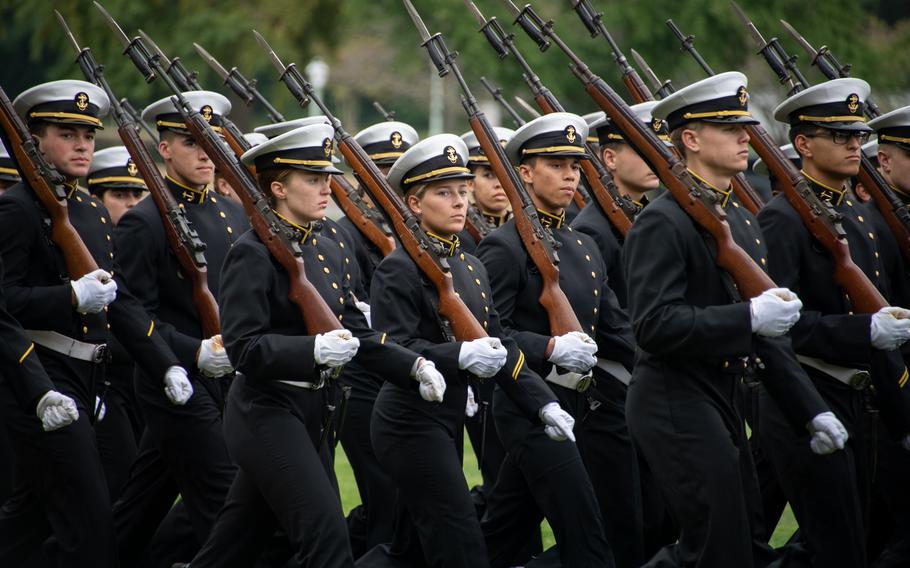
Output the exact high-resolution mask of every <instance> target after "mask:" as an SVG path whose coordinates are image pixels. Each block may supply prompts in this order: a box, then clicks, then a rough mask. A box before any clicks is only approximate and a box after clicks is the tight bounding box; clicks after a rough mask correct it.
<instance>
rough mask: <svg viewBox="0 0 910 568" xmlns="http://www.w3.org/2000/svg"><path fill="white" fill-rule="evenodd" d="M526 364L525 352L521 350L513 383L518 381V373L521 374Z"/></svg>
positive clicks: (513, 371) (513, 372)
mask: <svg viewBox="0 0 910 568" xmlns="http://www.w3.org/2000/svg"><path fill="white" fill-rule="evenodd" d="M524 364H525V354H524V351H520V350H519V351H518V361H517V362H516V363H515V368H514V369H512V380H513V381H517V380H518V373H520V372H521V368H522V367H524Z"/></svg>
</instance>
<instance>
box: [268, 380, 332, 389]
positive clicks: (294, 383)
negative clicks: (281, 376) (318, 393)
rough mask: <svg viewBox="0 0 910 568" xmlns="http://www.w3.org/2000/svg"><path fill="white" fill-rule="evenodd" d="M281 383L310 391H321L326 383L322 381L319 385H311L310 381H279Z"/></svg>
mask: <svg viewBox="0 0 910 568" xmlns="http://www.w3.org/2000/svg"><path fill="white" fill-rule="evenodd" d="M278 382H279V383H284V384H286V385H291V386H292V387H298V388H302V389H310V390H319V389H321V388H322V387H324V386H325V381H320V382H318V383H311V382H310V381H281V380H279V381H278Z"/></svg>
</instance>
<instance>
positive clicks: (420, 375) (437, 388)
mask: <svg viewBox="0 0 910 568" xmlns="http://www.w3.org/2000/svg"><path fill="white" fill-rule="evenodd" d="M414 378H415V379H417V382H419V383H420V398H422V399H424V400H426V401H427V402H434V401H435V402H442V395H444V394H445V392H446V380H445V378H444V377H443V376H442V373H440V372H439V371H437V370H436V364H435V363H433V362H432V361H430V360H429V359H424V361H423V364H421V365H420V366H419V367H418V368H417V372H416V373H414Z"/></svg>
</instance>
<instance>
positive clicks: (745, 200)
mask: <svg viewBox="0 0 910 568" xmlns="http://www.w3.org/2000/svg"><path fill="white" fill-rule="evenodd" d="M571 1H572V3H573V5H574V7H575V12H576V13H577V14H578V17H579V18H581V21H582V23H583V24H584V26H585V27H586V28H587V29H588V31H589V32H590V33H591V37H597V36H598V35H600V36H602V37H603V38H604V39H605V40H606V41H607V43H608V44H609V45H610V50H611V52H612V53H613V60H614V61H615V62H616V64H617V65H618V66H619V70H620V72H621V73H622V82H623V83H624V84H625V86H626V89H628V91H629V93H630V94H631V95H632V99H633V100H634V101H635V102H636V103H643V102H646V101H652V100H654V97H653V96H652V95H651V92H650V91H648V88H647V87H645V84H644V82H643V81H642V80H641V77H640V76H639V75H638V72H636V71H635V68H633V67H632V66H631V65H629V62H628V61H627V60H626V56H625V55H623V53H622V50H621V49H620V48H619V44H618V43H617V42H616V40H615V39H613V36H612V35H610V32H609V31H608V30H607V27H606V26H605V25H604V23H603V14H602V13H598V12H595V11H594V8H593V7H592V6H591V3H590V0H571ZM543 50H544V48H543V47H541V51H543ZM730 185H731V186H732V187H733V191H734V192H735V193H736V196H737V197H739V200H740V201H741V202H742V204H743V205H744V206H745V207H746V209H748V210H749V212H750V213H752V214H753V215H757V214H758V211H759V209H761V208H762V205H764V201H762V198H761V197H760V196H759V195H758V193H757V192H756V191H755V189H754V188H753V187H752V186H751V185H750V184H749V182H748V181H747V180H746V176H744V175H743V174H742V173H741V172H740V173H738V174H736V175H735V176H733V179H731V180H730Z"/></svg>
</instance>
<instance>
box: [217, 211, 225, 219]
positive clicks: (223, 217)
mask: <svg viewBox="0 0 910 568" xmlns="http://www.w3.org/2000/svg"><path fill="white" fill-rule="evenodd" d="M218 214H219V215H221V218H222V219H226V218H227V215H225V214H224V211H219V212H218Z"/></svg>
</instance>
